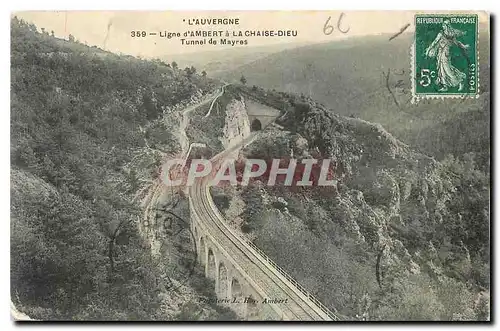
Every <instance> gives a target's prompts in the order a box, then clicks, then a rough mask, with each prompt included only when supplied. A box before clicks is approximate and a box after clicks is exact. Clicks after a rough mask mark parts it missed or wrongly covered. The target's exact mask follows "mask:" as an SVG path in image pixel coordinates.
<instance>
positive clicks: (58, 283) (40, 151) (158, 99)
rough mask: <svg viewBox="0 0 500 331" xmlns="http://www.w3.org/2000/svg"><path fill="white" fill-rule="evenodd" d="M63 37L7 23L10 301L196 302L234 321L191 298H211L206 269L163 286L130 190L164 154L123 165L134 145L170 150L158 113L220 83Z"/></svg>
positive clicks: (122, 307)
mask: <svg viewBox="0 0 500 331" xmlns="http://www.w3.org/2000/svg"><path fill="white" fill-rule="evenodd" d="M69 39H70V40H69V41H66V40H62V39H57V38H54V37H53V36H51V35H50V34H49V32H48V31H45V30H43V29H41V32H39V31H37V27H35V26H34V25H33V24H28V23H26V22H24V21H22V20H18V19H17V18H13V19H12V21H11V49H12V54H11V202H12V205H11V299H12V301H13V302H14V304H15V305H16V306H17V308H18V309H19V310H21V311H23V312H25V313H26V314H28V315H29V316H30V317H31V318H34V319H91V320H92V319H99V320H101V319H106V320H115V319H122V320H155V319H162V320H168V319H179V318H193V317H192V316H191V317H190V316H189V315H186V314H190V312H191V311H192V310H193V308H192V307H191V306H192V305H195V306H194V307H195V308H194V311H198V312H199V314H198V318H201V319H203V318H209V319H225V318H231V317H230V316H232V315H231V314H229V315H227V316H225V315H224V312H222V313H221V312H219V310H218V308H217V307H210V305H208V304H200V303H198V302H204V301H203V300H195V301H196V302H195V303H190V302H189V301H190V300H191V299H196V297H197V296H202V297H203V296H206V295H211V294H210V293H208V292H207V285H206V284H205V285H204V282H206V281H205V279H204V278H203V276H198V275H197V274H196V275H194V276H193V278H192V279H191V284H190V285H189V286H190V287H191V292H189V291H187V290H186V291H184V292H189V293H191V294H189V293H187V294H186V293H181V294H179V293H177V292H175V291H170V290H169V288H167V287H166V284H168V282H167V280H168V277H169V275H168V274H166V270H165V268H164V266H161V265H158V264H156V263H153V262H152V259H151V255H150V251H149V249H148V243H147V242H145V241H144V240H143V238H141V236H140V235H139V233H138V229H137V220H138V219H139V217H138V216H139V215H140V213H141V211H140V208H139V206H138V201H137V199H134V197H135V194H136V191H137V190H138V188H139V187H141V185H144V182H145V181H147V180H148V179H152V178H153V177H154V174H155V169H156V167H158V166H159V165H160V159H155V158H154V157H152V158H151V160H150V162H149V164H148V163H146V164H143V165H142V167H141V168H138V169H136V168H134V167H131V166H130V164H131V162H132V161H133V159H134V158H136V157H137V156H138V155H139V154H141V153H149V152H150V151H153V152H154V150H155V149H159V150H161V151H163V152H166V153H167V152H171V153H175V152H177V151H178V149H179V143H178V142H177V140H176V139H175V137H174V135H173V130H171V129H169V128H170V127H178V123H176V122H171V123H169V122H168V121H166V120H161V119H163V118H167V119H168V118H171V119H172V120H174V119H176V118H177V117H176V116H175V115H176V114H170V113H171V112H174V109H175V111H179V107H178V106H179V105H182V104H183V103H185V102H188V101H190V100H191V99H192V98H196V97H199V96H200V95H203V94H206V93H209V92H212V91H213V90H215V89H216V88H217V87H218V86H217V85H216V83H214V82H213V81H211V80H209V79H208V78H206V77H202V76H200V75H197V74H195V73H194V71H190V70H180V69H177V68H172V67H171V66H170V65H169V64H166V63H164V62H160V61H144V60H140V59H136V58H133V57H123V56H118V55H115V54H112V53H108V52H105V51H103V50H100V49H98V48H96V47H87V46H85V45H83V44H81V43H79V42H78V41H77V40H75V38H74V37H73V36H70V38H69ZM174 67H175V65H174ZM170 115H172V116H170ZM169 116H170V117H169ZM152 155H153V156H154V155H155V154H154V153H152ZM139 171H141V172H144V173H149V174H150V175H149V176H143V177H139V176H138V172H139ZM148 177H149V178H148ZM189 286H188V287H189ZM193 289H194V290H193ZM196 290H198V292H196ZM200 291H201V292H200ZM205 301H206V300H205ZM196 305H198V308H196V307H197V306H196ZM186 307H191V308H190V309H187V308H186ZM186 309H187V310H186ZM186 311H187V312H186Z"/></svg>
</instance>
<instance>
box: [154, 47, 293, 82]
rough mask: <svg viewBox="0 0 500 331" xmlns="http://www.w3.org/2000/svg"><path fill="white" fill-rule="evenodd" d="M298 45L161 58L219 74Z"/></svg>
mask: <svg viewBox="0 0 500 331" xmlns="http://www.w3.org/2000/svg"><path fill="white" fill-rule="evenodd" d="M299 46H303V43H288V44H277V45H268V46H258V47H235V48H230V49H224V50H214V51H205V52H197V53H187V54H172V55H165V56H163V57H162V59H163V60H164V61H167V62H169V63H171V62H172V61H175V62H177V64H178V65H179V67H180V68H184V67H187V66H188V67H191V66H194V67H196V68H198V70H199V71H202V70H205V71H206V72H207V73H208V74H209V75H210V76H214V75H219V74H220V73H221V72H225V71H228V70H232V69H236V68H238V67H240V66H242V65H245V64H248V63H251V62H253V61H255V60H257V59H261V58H264V57H266V56H269V55H271V54H274V53H278V52H281V51H283V50H286V49H289V48H296V47H299ZM238 79H239V77H238Z"/></svg>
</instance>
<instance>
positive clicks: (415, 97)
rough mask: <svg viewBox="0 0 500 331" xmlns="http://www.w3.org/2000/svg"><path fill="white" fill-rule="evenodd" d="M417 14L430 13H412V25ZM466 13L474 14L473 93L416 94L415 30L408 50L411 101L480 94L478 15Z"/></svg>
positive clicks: (413, 102)
mask: <svg viewBox="0 0 500 331" xmlns="http://www.w3.org/2000/svg"><path fill="white" fill-rule="evenodd" d="M418 15H432V14H429V13H417V14H415V15H413V25H414V26H415V27H416V26H417V16H418ZM435 15H436V16H437V15H439V16H457V15H464V14H463V13H461V14H438V13H436V14H435ZM468 15H475V16H476V68H477V71H476V77H477V89H476V93H475V94H456V93H454V94H446V93H443V94H418V95H417V93H416V89H417V87H416V84H415V81H416V79H415V72H416V71H415V70H416V68H415V52H416V49H415V48H416V43H417V32H416V30H415V32H414V33H413V42H412V44H411V51H410V80H411V93H412V98H411V103H412V104H416V103H418V101H420V100H423V99H440V100H444V99H478V98H479V95H480V88H481V83H480V80H479V72H480V70H479V15H478V14H477V13H475V14H468Z"/></svg>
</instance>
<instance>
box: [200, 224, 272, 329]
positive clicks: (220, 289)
mask: <svg viewBox="0 0 500 331" xmlns="http://www.w3.org/2000/svg"><path fill="white" fill-rule="evenodd" d="M192 231H193V235H194V237H195V239H196V249H197V256H198V257H197V258H198V261H197V262H198V263H199V264H200V265H201V267H202V268H203V270H204V273H205V277H207V278H209V279H211V280H213V281H214V282H215V294H216V295H217V299H218V303H219V304H221V305H223V306H226V307H229V308H231V309H232V310H233V311H234V312H236V314H237V315H238V316H240V317H242V318H244V319H245V320H280V319H282V312H281V311H279V310H278V309H276V307H275V306H274V305H269V304H264V305H263V304H260V303H261V302H262V301H263V300H264V296H263V295H262V294H261V293H259V291H258V290H255V287H254V286H252V285H251V284H250V281H251V280H249V279H246V277H245V276H243V275H242V274H241V273H240V272H239V271H238V270H237V268H235V267H234V265H233V263H232V262H231V261H230V259H228V257H227V256H226V255H225V254H224V252H222V251H221V249H220V248H219V247H218V245H217V244H216V243H215V242H214V241H213V240H212V239H211V238H210V236H209V235H208V234H206V233H205V232H204V231H203V229H202V225H201V224H199V223H198V224H196V222H192Z"/></svg>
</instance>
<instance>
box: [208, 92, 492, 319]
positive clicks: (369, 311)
mask: <svg viewBox="0 0 500 331" xmlns="http://www.w3.org/2000/svg"><path fill="white" fill-rule="evenodd" d="M232 91H233V93H234V95H235V98H239V95H243V96H245V95H248V94H251V95H252V96H253V97H254V98H260V99H261V100H263V101H262V102H263V103H271V104H274V105H275V107H276V108H278V109H282V110H283V116H281V117H280V118H279V119H278V120H277V123H278V124H280V125H282V126H283V128H284V129H283V130H281V129H278V128H271V129H268V130H267V131H266V132H265V133H263V134H262V135H261V136H260V137H259V138H258V139H257V140H256V141H255V142H254V143H253V144H251V145H249V146H248V147H246V148H245V149H244V150H243V151H242V153H243V157H246V158H249V159H254V158H265V159H271V158H282V159H286V158H289V157H290V156H291V155H294V157H295V158H297V159H299V160H300V159H302V158H311V157H319V156H321V157H326V158H331V159H333V160H334V163H335V171H334V173H335V177H336V179H337V180H338V184H337V185H336V186H335V187H333V188H321V187H304V188H298V187H295V188H290V187H284V186H280V185H277V186H267V185H266V183H263V182H260V181H259V180H256V181H254V182H253V183H251V184H250V185H249V186H247V187H241V188H236V189H233V188H231V187H225V188H223V189H221V188H217V189H216V188H214V189H213V190H212V192H213V194H214V200H215V201H216V202H217V203H218V205H219V207H220V208H221V209H222V210H223V211H224V212H225V214H226V217H227V218H228V220H229V221H230V222H232V223H233V225H235V226H239V227H240V229H241V231H242V232H243V233H245V235H247V236H248V237H249V238H250V239H251V240H253V241H254V242H255V244H256V245H257V246H259V248H261V249H262V250H264V251H265V252H266V254H268V255H269V256H270V257H271V258H273V259H274V260H275V262H276V263H278V264H279V265H280V266H281V267H282V268H284V269H285V270H287V271H288V272H289V273H290V274H291V275H292V276H293V277H295V278H296V279H297V280H298V281H299V282H300V283H301V284H302V285H303V286H305V287H306V288H307V289H308V290H309V291H311V292H312V293H313V294H314V295H315V296H317V297H318V298H319V299H320V300H322V302H324V303H325V304H327V305H328V306H329V307H330V308H331V309H337V310H338V311H339V312H340V313H341V314H343V315H345V316H348V317H349V318H352V319H359V320H485V319H488V318H489V284H490V278H489V272H490V262H489V261H490V249H489V248H490V241H489V216H490V215H489V194H490V187H489V174H488V173H485V172H483V171H482V170H481V169H480V167H479V166H478V164H477V159H476V156H475V155H474V154H473V153H469V154H466V155H463V156H462V158H463V159H457V158H455V157H453V156H447V157H445V158H444V159H443V160H442V161H441V162H439V161H436V159H435V158H433V157H429V156H427V155H425V154H422V153H419V152H417V151H415V150H414V149H412V148H411V147H410V146H408V145H406V144H404V143H402V142H401V141H399V140H398V139H396V138H395V137H394V136H393V135H391V134H390V133H389V132H388V131H386V130H385V129H384V128H383V127H382V126H381V125H380V124H374V123H370V122H367V121H364V120H361V119H357V118H350V117H344V116H341V115H338V114H336V113H335V111H334V110H333V109H329V108H327V107H326V106H323V105H321V104H318V103H316V102H314V101H312V100H311V99H309V98H301V97H297V96H295V95H291V94H287V93H279V92H272V91H264V90H261V89H259V88H252V89H250V88H247V87H245V86H240V87H233V88H232ZM259 95H260V97H259ZM271 101H272V102H271ZM480 147H482V148H484V146H480Z"/></svg>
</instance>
